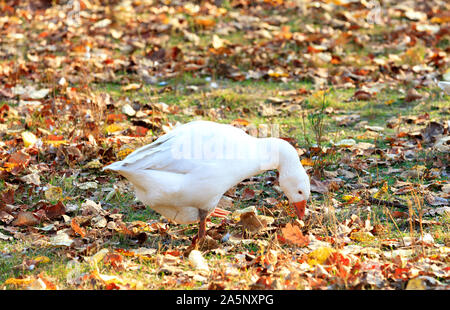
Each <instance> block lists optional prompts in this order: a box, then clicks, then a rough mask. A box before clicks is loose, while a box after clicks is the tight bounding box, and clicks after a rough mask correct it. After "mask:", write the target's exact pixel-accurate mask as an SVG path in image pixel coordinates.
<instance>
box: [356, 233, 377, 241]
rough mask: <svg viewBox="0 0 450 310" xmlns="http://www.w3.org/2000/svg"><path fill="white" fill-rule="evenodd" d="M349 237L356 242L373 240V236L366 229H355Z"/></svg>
mask: <svg viewBox="0 0 450 310" xmlns="http://www.w3.org/2000/svg"><path fill="white" fill-rule="evenodd" d="M350 239H352V240H355V241H358V242H369V241H372V240H374V239H375V237H374V235H372V234H371V233H370V232H367V231H355V232H352V233H351V234H350Z"/></svg>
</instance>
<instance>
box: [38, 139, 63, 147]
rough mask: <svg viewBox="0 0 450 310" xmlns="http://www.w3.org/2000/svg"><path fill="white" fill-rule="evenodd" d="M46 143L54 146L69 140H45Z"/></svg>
mask: <svg viewBox="0 0 450 310" xmlns="http://www.w3.org/2000/svg"><path fill="white" fill-rule="evenodd" d="M44 143H45V144H51V145H53V146H58V145H60V144H65V143H67V140H45V141H44Z"/></svg>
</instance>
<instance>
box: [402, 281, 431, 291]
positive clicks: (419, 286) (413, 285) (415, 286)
mask: <svg viewBox="0 0 450 310" xmlns="http://www.w3.org/2000/svg"><path fill="white" fill-rule="evenodd" d="M426 289H427V287H426V285H425V283H424V282H423V280H422V279H420V278H414V279H411V280H409V281H408V285H407V286H406V290H426Z"/></svg>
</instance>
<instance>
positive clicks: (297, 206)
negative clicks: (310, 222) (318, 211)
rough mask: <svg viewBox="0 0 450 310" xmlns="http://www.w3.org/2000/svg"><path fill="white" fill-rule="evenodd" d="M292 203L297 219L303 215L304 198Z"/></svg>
mask: <svg viewBox="0 0 450 310" xmlns="http://www.w3.org/2000/svg"><path fill="white" fill-rule="evenodd" d="M293 205H294V207H295V212H296V213H297V217H298V219H299V220H301V219H303V216H304V215H305V208H306V200H302V201H299V202H294V203H293Z"/></svg>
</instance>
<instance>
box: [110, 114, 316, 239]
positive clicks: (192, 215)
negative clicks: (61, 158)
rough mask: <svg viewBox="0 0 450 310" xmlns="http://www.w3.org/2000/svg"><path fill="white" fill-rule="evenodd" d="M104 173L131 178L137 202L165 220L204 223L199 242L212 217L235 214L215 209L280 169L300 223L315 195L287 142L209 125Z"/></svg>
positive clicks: (194, 125)
mask: <svg viewBox="0 0 450 310" xmlns="http://www.w3.org/2000/svg"><path fill="white" fill-rule="evenodd" d="M105 169H109V170H113V171H117V172H118V173H120V174H121V175H123V176H124V177H126V178H127V179H128V180H129V181H130V182H131V183H132V184H133V185H134V187H135V192H136V196H137V197H138V198H139V199H140V200H141V201H142V202H143V203H144V204H145V205H148V206H149V207H150V208H152V209H153V210H155V211H157V212H159V213H160V214H162V215H163V216H165V217H167V218H169V219H171V220H173V221H175V222H176V223H180V224H189V223H195V222H198V221H200V227H199V230H198V238H199V239H202V238H203V237H205V234H206V219H207V217H208V216H209V215H211V216H220V217H225V216H226V215H227V214H229V213H230V212H229V211H225V210H222V209H219V208H216V205H217V203H218V202H219V200H220V198H221V197H222V195H223V194H224V193H225V192H226V191H227V190H228V189H230V188H231V187H233V186H234V185H236V184H238V183H239V182H241V181H242V180H244V179H246V178H249V177H251V176H253V175H256V174H259V173H261V172H263V171H266V170H272V169H278V171H279V174H280V175H279V181H280V187H281V188H282V190H283V192H284V193H285V194H286V196H287V197H288V199H289V201H290V202H291V203H292V204H293V205H294V207H295V210H296V213H297V216H298V217H299V218H300V219H301V218H302V217H303V215H304V212H305V207H306V201H307V200H308V198H309V195H310V183H309V178H308V175H307V174H306V171H305V169H304V168H303V166H302V164H301V163H300V160H299V157H298V154H297V151H296V150H295V148H294V147H292V146H291V145H290V144H289V143H288V142H286V141H284V140H282V139H277V138H255V137H252V136H250V135H248V134H246V133H245V132H244V131H243V130H241V129H238V128H236V127H233V126H231V125H224V124H218V123H214V122H209V121H194V122H190V123H187V124H184V125H181V126H179V127H176V128H175V129H174V130H172V131H171V132H169V133H167V134H165V135H163V136H161V137H159V138H158V139H157V140H156V141H154V142H153V143H151V144H148V145H146V146H143V147H141V148H139V149H137V150H136V151H134V152H133V153H131V154H130V155H128V156H127V157H126V158H125V159H124V160H122V161H118V162H115V163H113V164H111V165H109V166H106V167H104V168H103V170H105Z"/></svg>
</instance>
